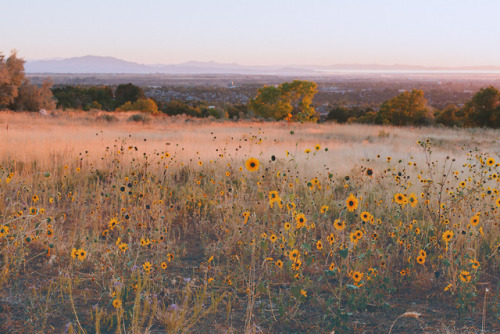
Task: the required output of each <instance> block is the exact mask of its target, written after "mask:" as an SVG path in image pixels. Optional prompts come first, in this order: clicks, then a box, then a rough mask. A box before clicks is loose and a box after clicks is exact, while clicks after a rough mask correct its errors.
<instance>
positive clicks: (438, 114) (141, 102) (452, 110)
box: [0, 51, 500, 128]
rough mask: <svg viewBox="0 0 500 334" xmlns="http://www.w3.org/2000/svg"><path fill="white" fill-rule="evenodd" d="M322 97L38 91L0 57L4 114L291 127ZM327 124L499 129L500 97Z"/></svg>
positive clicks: (483, 92) (305, 88)
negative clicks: (163, 117) (209, 98)
mask: <svg viewBox="0 0 500 334" xmlns="http://www.w3.org/2000/svg"><path fill="white" fill-rule="evenodd" d="M317 92H318V90H317V84H316V83H315V82H313V81H307V80H294V81H292V82H283V83H281V84H280V85H275V86H266V85H265V86H263V87H261V88H259V89H258V90H257V94H256V96H255V97H254V98H253V99H251V100H250V102H249V103H248V104H237V105H232V104H225V105H219V106H217V107H215V106H212V105H209V103H208V102H206V101H178V100H171V101H159V100H154V99H152V98H147V97H146V96H145V94H144V91H143V89H142V88H141V87H139V86H136V85H133V84H132V83H128V84H120V85H118V86H117V87H116V88H113V87H110V86H90V87H89V86H70V85H66V86H61V87H54V88H53V87H52V83H51V82H50V81H48V80H47V81H45V82H43V83H42V85H40V86H37V85H33V84H31V83H30V81H29V79H27V78H26V77H25V74H24V60H22V59H21V58H18V57H17V53H16V52H15V51H13V52H12V53H11V54H10V56H9V57H8V58H6V57H5V56H4V55H3V54H1V53H0V108H8V109H11V110H25V111H38V110H40V109H54V108H56V107H57V108H59V109H63V110H64V109H77V110H90V109H98V110H105V111H113V110H118V111H131V110H134V111H142V112H148V113H151V114H159V113H164V114H167V115H179V114H185V115H188V116H192V117H209V116H212V117H215V118H233V119H237V118H241V117H245V116H246V115H248V114H250V115H251V116H260V117H262V118H265V119H273V120H286V121H289V122H294V121H298V122H315V121H319V120H320V119H321V118H320V115H319V114H318V113H317V112H316V109H315V107H314V104H313V98H314V96H315V94H316V93H317ZM325 120H326V121H335V122H338V123H368V124H387V125H396V126H406V125H412V126H423V125H433V124H442V125H445V126H462V127H492V128H499V127H500V92H499V91H498V90H497V89H496V88H495V87H493V86H489V87H486V88H482V89H480V90H479V91H478V92H477V93H476V94H474V96H473V97H472V99H471V100H470V101H468V102H467V103H465V104H464V105H463V106H461V107H458V106H456V105H449V106H448V107H446V108H445V109H443V110H438V109H435V108H432V107H431V106H429V104H428V101H427V100H426V99H425V97H424V92H423V91H422V90H417V89H413V90H408V91H404V92H401V93H400V94H399V95H397V96H395V97H393V98H391V99H389V100H387V101H385V102H383V103H382V104H381V105H380V107H379V108H374V107H367V108H360V107H350V108H349V107H345V106H342V105H336V106H333V107H330V109H329V112H328V115H327V116H326V118H325Z"/></svg>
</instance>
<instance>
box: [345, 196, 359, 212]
mask: <svg viewBox="0 0 500 334" xmlns="http://www.w3.org/2000/svg"><path fill="white" fill-rule="evenodd" d="M345 202H346V204H347V210H348V211H349V212H353V211H354V210H356V209H357V208H358V202H359V201H358V199H357V198H356V196H354V195H353V194H350V195H349V197H347V199H346V201H345Z"/></svg>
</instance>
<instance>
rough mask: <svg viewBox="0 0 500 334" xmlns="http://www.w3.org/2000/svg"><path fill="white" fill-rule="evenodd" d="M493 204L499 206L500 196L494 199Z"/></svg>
mask: <svg viewBox="0 0 500 334" xmlns="http://www.w3.org/2000/svg"><path fill="white" fill-rule="evenodd" d="M495 204H496V206H497V207H499V208H500V197H498V198H497V199H496V200H495Z"/></svg>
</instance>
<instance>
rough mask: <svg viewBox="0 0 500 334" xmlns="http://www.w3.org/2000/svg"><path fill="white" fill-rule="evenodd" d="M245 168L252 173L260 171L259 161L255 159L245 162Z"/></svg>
mask: <svg viewBox="0 0 500 334" xmlns="http://www.w3.org/2000/svg"><path fill="white" fill-rule="evenodd" d="M245 167H246V169H248V170H249V171H251V172H255V171H256V170H257V169H259V160H257V159H255V158H250V159H248V160H247V161H246V162H245Z"/></svg>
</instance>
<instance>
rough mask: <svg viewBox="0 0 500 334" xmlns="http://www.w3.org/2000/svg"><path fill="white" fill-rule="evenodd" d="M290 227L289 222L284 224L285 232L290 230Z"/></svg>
mask: <svg viewBox="0 0 500 334" xmlns="http://www.w3.org/2000/svg"><path fill="white" fill-rule="evenodd" d="M291 226H292V224H290V223H289V222H286V223H285V230H287V231H288V230H289V229H290V227H291Z"/></svg>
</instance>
